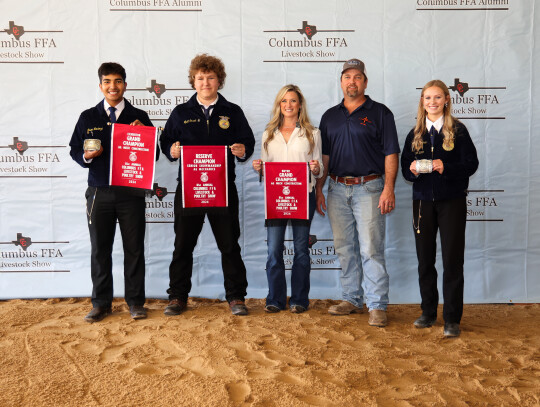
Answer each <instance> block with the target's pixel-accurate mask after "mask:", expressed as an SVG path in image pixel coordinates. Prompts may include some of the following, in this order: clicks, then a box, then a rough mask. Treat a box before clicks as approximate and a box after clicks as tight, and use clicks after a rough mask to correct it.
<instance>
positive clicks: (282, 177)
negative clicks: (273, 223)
mask: <svg viewBox="0 0 540 407" xmlns="http://www.w3.org/2000/svg"><path fill="white" fill-rule="evenodd" d="M264 178H265V181H264V198H265V206H264V213H265V216H266V219H309V199H308V197H309V165H308V163H307V162H306V163H304V162H288V163H278V162H266V163H264Z"/></svg>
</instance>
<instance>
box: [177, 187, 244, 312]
mask: <svg viewBox="0 0 540 407" xmlns="http://www.w3.org/2000/svg"><path fill="white" fill-rule="evenodd" d="M174 208H175V211H174V212H175V219H174V231H175V233H176V237H175V239H174V252H173V258H172V261H171V265H170V267H169V289H168V290H167V293H168V294H169V299H170V300H172V299H175V298H177V299H180V300H182V301H187V298H188V295H189V292H190V291H191V275H192V272H193V250H194V249H195V245H196V244H197V240H198V238H199V234H200V233H201V230H202V227H203V224H204V218H205V216H208V221H209V222H210V226H211V228H212V232H213V233H214V237H215V239H216V243H217V247H218V249H219V250H220V252H221V267H222V269H223V278H224V286H225V298H226V299H227V301H228V302H231V301H232V300H243V299H244V297H245V296H246V295H247V291H246V290H247V285H248V282H247V278H246V267H245V265H244V261H243V260H242V256H241V254H240V245H239V244H238V238H239V237H240V224H239V221H238V194H237V192H236V186H235V185H234V183H230V184H229V207H228V210H227V211H225V212H224V213H211V212H210V213H207V214H204V213H202V214H194V215H183V214H182V187H181V185H180V184H178V187H177V189H176V195H175V198H174Z"/></svg>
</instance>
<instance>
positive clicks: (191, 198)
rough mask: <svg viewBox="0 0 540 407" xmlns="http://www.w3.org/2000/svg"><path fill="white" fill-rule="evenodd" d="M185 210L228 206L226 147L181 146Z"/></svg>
mask: <svg viewBox="0 0 540 407" xmlns="http://www.w3.org/2000/svg"><path fill="white" fill-rule="evenodd" d="M180 154H181V157H182V204H183V207H184V208H201V207H226V206H229V188H228V184H227V182H228V179H227V146H181V151H180Z"/></svg>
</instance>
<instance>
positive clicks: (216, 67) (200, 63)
mask: <svg viewBox="0 0 540 407" xmlns="http://www.w3.org/2000/svg"><path fill="white" fill-rule="evenodd" d="M199 71H203V72H204V73H208V72H214V73H215V74H216V76H217V77H218V82H219V88H218V89H221V88H223V85H224V84H225V77H226V76H227V74H226V73H225V65H223V62H222V61H221V59H219V58H217V57H213V56H211V55H208V54H199V55H197V56H196V57H195V58H193V59H192V60H191V64H190V66H189V84H190V85H191V87H192V88H193V89H195V85H194V84H195V74H196V73H197V72H199Z"/></svg>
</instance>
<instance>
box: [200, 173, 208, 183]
mask: <svg viewBox="0 0 540 407" xmlns="http://www.w3.org/2000/svg"><path fill="white" fill-rule="evenodd" d="M201 181H202V182H206V181H208V174H207V173H206V172H203V173H202V174H201Z"/></svg>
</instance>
